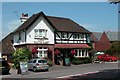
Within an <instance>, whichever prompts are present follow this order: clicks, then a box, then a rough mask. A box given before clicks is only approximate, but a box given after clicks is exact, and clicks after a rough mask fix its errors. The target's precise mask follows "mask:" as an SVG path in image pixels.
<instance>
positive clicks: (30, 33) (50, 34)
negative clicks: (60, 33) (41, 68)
mask: <svg viewBox="0 0 120 80" xmlns="http://www.w3.org/2000/svg"><path fill="white" fill-rule="evenodd" d="M34 29H46V30H47V38H48V42H49V43H48V44H54V31H53V28H52V27H51V26H50V25H49V24H48V23H47V21H46V20H45V19H44V18H43V17H40V18H39V19H38V20H37V21H36V22H35V23H34V24H33V25H31V27H30V28H28V30H27V33H26V34H27V40H26V43H34V42H35V41H38V40H37V39H34Z"/></svg>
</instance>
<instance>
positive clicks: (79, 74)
mask: <svg viewBox="0 0 120 80" xmlns="http://www.w3.org/2000/svg"><path fill="white" fill-rule="evenodd" d="M98 72H99V71H94V72H87V73H83V74H74V75H68V76H61V77H56V78H69V77H72V76H84V75H87V74H94V73H98Z"/></svg>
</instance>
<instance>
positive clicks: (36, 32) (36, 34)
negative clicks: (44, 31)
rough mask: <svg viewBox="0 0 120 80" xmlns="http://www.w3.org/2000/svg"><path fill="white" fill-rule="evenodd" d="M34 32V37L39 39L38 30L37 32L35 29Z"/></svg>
mask: <svg viewBox="0 0 120 80" xmlns="http://www.w3.org/2000/svg"><path fill="white" fill-rule="evenodd" d="M34 31H35V37H39V33H38V30H37V29H35V30H34Z"/></svg>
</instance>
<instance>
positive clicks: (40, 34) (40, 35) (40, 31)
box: [39, 29, 42, 37]
mask: <svg viewBox="0 0 120 80" xmlns="http://www.w3.org/2000/svg"><path fill="white" fill-rule="evenodd" d="M39 37H42V30H41V29H39Z"/></svg>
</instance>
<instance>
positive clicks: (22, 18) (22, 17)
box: [20, 13, 29, 23]
mask: <svg viewBox="0 0 120 80" xmlns="http://www.w3.org/2000/svg"><path fill="white" fill-rule="evenodd" d="M28 18H29V17H28V14H24V13H22V16H21V18H20V20H21V22H22V23H24V22H25V21H26V20H27V19H28Z"/></svg>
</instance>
